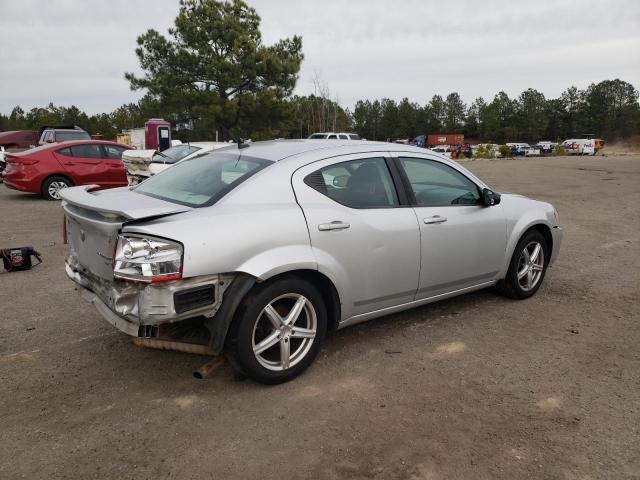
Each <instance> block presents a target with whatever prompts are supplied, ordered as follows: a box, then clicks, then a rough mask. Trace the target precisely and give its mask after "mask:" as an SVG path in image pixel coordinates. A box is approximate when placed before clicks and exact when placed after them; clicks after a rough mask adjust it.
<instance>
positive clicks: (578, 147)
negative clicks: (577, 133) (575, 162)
mask: <svg viewBox="0 0 640 480" xmlns="http://www.w3.org/2000/svg"><path fill="white" fill-rule="evenodd" d="M562 147H563V148H564V150H565V152H567V155H595V154H596V143H595V140H594V139H593V138H570V139H568V140H565V141H564V142H562Z"/></svg>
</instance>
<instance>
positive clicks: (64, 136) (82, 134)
mask: <svg viewBox="0 0 640 480" xmlns="http://www.w3.org/2000/svg"><path fill="white" fill-rule="evenodd" d="M70 140H91V135H89V134H88V133H87V132H86V131H85V130H83V129H82V128H80V127H78V126H76V125H70V126H58V127H51V126H45V127H42V128H41V129H40V140H39V141H38V145H46V144H48V143H60V142H68V141H70Z"/></svg>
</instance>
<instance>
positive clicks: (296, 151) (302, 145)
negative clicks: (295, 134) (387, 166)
mask: <svg viewBox="0 0 640 480" xmlns="http://www.w3.org/2000/svg"><path fill="white" fill-rule="evenodd" d="M247 145H248V146H247V147H246V148H242V149H238V146H237V145H235V144H232V145H231V146H229V147H225V148H221V149H219V150H217V151H218V152H229V153H232V152H234V151H236V152H239V153H240V152H241V153H242V154H243V155H247V156H250V157H257V158H263V159H265V160H271V161H272V162H279V161H282V160H285V159H287V158H291V157H296V156H299V155H302V154H306V153H310V152H318V153H320V152H321V153H322V157H324V158H328V157H332V156H337V155H349V154H355V153H366V152H380V151H394V152H398V151H403V152H405V151H406V152H413V153H425V151H426V149H424V148H420V147H414V146H412V145H400V144H397V143H395V144H394V143H387V142H372V141H368V140H332V141H331V142H327V141H325V140H315V139H308V138H305V139H299V140H268V141H264V142H254V143H249V144H247Z"/></svg>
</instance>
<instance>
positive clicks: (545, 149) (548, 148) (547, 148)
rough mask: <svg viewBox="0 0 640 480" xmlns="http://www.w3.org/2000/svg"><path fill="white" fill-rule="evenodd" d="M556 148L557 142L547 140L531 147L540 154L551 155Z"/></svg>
mask: <svg viewBox="0 0 640 480" xmlns="http://www.w3.org/2000/svg"><path fill="white" fill-rule="evenodd" d="M557 146H558V143H557V142H550V141H548V140H541V141H539V142H538V143H536V144H535V145H534V146H533V147H534V148H539V149H540V153H553V151H554V150H555V148H556V147H557Z"/></svg>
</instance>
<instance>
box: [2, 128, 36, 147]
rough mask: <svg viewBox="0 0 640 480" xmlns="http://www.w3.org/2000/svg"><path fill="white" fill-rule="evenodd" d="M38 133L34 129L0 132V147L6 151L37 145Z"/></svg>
mask: <svg viewBox="0 0 640 480" xmlns="http://www.w3.org/2000/svg"><path fill="white" fill-rule="evenodd" d="M39 139H40V134H39V133H38V132H36V131H35V130H11V131H7V132H0V147H4V149H5V150H6V151H14V152H19V151H21V150H26V149H27V148H33V147H35V146H37V145H38V140H39Z"/></svg>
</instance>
